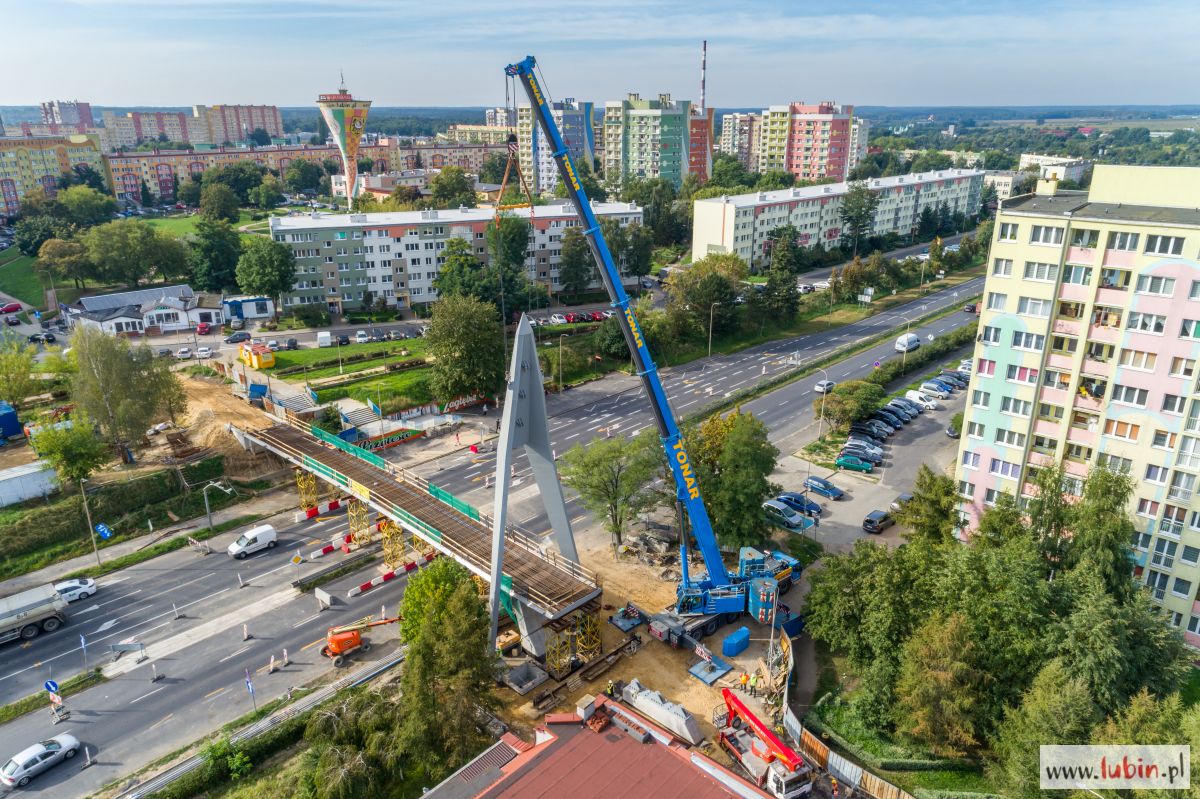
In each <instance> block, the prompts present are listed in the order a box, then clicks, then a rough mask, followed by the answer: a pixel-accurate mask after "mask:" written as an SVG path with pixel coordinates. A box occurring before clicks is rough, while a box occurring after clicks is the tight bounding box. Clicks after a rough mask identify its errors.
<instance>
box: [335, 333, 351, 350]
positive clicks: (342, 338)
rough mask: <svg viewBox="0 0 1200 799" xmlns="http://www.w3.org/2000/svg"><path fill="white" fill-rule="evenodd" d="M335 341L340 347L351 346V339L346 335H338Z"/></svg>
mask: <svg viewBox="0 0 1200 799" xmlns="http://www.w3.org/2000/svg"><path fill="white" fill-rule="evenodd" d="M334 341H335V342H336V343H337V345H338V346H339V347H346V346H349V344H350V337H349V336H347V335H346V334H345V333H338V334H337V336H336V337H335V338H334Z"/></svg>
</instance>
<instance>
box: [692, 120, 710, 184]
mask: <svg viewBox="0 0 1200 799" xmlns="http://www.w3.org/2000/svg"><path fill="white" fill-rule="evenodd" d="M712 155H713V109H711V108H699V107H696V108H693V109H692V115H691V116H690V117H688V174H690V175H696V176H697V177H699V178H700V182H701V183H704V182H706V181H707V180H708V177H709V175H711V174H712Z"/></svg>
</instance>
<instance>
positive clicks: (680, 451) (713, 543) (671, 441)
mask: <svg viewBox="0 0 1200 799" xmlns="http://www.w3.org/2000/svg"><path fill="white" fill-rule="evenodd" d="M536 70H537V62H536V61H535V60H534V57H533V56H526V57H525V58H524V59H523V60H522V61H519V62H517V63H516V64H509V65H508V66H507V67H506V68H505V70H504V71H505V74H506V75H508V76H509V77H510V78H514V79H516V80H518V81H519V82H520V83H521V85H522V86H523V87H524V88H525V92H526V94H528V96H529V103H530V105H531V106H532V108H533V113H534V115H535V116H536V117H537V120H538V124H539V125H540V127H541V129H542V132H543V134H544V135H545V137H546V141H547V143H548V144H549V146H550V150H551V155H552V156H553V158H554V161H555V163H557V164H558V171H559V175H560V177H561V179H562V181H563V184H564V185H565V186H566V191H567V197H568V198H569V199H570V201H571V204H572V205H574V206H575V210H576V212H577V213H578V214H579V219H580V222H581V223H582V226H583V235H584V237H585V239H586V240H587V243H588V247H589V248H590V249H591V251H592V257H593V258H594V259H595V261H596V264H597V265H598V266H599V267H600V268H599V272H600V279H601V280H602V281H603V282H604V288H605V290H607V291H608V296H609V298H610V299H611V300H612V304H613V307H614V308H616V309H617V311H616V318H617V320H618V322H619V325H620V327H621V332H622V333H623V334H624V336H625V343H626V344H628V345H629V351H630V353H631V354H632V356H633V362H634V366H635V368H636V370H637V373H638V377H640V378H641V380H642V385H643V386H644V387H645V389H646V395H647V396H648V397H649V399H650V406H651V409H652V410H653V411H654V420H655V423H656V424H657V426H658V435H659V437H660V438H661V439H662V444H663V449H665V450H666V453H667V462H668V463H669V464H670V466H671V473H672V475H673V476H674V478H675V488H676V502H677V503H678V504H679V506H680V507H682V509H683V511H684V512H686V515H687V519H688V520H689V522H690V524H691V533H692V536H693V537H694V538H695V540H696V546H697V548H698V549H699V551H700V555H701V557H702V558H703V560H704V566H705V569H706V570H707V574H705V575H703V576H699V575H698V576H697V577H695V578H693V577H692V576H691V575H690V574H689V573H688V560H687V534H686V531H684V530H680V536H679V564H680V569H681V573H682V579H681V580H680V583H679V588H678V591H677V600H676V605H675V609H674V613H672V614H668V615H669V616H673V617H675V618H674V619H673V620H672V621H671V622H670V623H669V626H671V627H672V628H673V630H672V632H671V639H672V643H678V642H679V641H678V640H677V639H678V638H683V637H684V636H685V635H686V634H691V633H692V632H693V631H696V632H700V633H704V634H711V633H713V632H715V631H716V629H717V627H718V626H719V625H720V622H721V617H722V616H724V617H725V618H726V619H730V620H731V619H733V618H736V617H737V616H739V615H741V614H742V613H743V612H745V611H746V609H747V592H746V581H747V580H748V579H749V578H751V577H753V576H758V577H770V576H772V575H771V574H770V573H768V572H769V571H770V569H765V570H764V567H763V566H761V565H759V564H761V563H762V561H761V559H760V560H758V561H757V563H755V564H751V563H743V564H741V568H739V570H738V574H737V575H730V573H729V572H728V570H726V568H725V563H724V561H722V559H721V550H720V548H719V547H718V545H717V537H716V535H715V534H714V533H713V528H712V523H711V522H710V521H709V518H708V511H707V509H705V507H704V500H703V499H702V498H701V496H700V485H699V482H698V480H697V476H696V470H695V467H694V466H693V465H692V462H691V459H690V458H689V457H688V453H687V449H686V448H685V447H684V444H683V438H682V436H681V435H680V432H679V426H678V424H676V422H675V415H674V413H673V412H672V410H671V405H670V402H669V401H668V400H667V394H666V392H665V391H664V390H663V386H662V381H661V380H659V377H658V367H656V366H655V365H654V359H653V358H651V357H650V350H649V349H647V347H646V340H645V338H644V337H643V335H642V330H641V328H640V327H639V326H638V321H637V317H636V316H635V315H634V312H633V308H632V307H630V304H629V296H628V295H627V294H626V293H625V288H624V286H623V285H622V283H621V275H620V272H619V271H618V270H617V266H616V264H615V263H614V262H613V257H612V253H610V252H609V250H608V244H607V243H606V242H605V240H604V234H603V233H602V232H601V230H600V223H599V222H598V221H597V220H596V215H595V214H594V213H593V212H592V206H591V203H590V202H589V201H588V197H587V193H586V192H585V191H584V189H583V186H581V185H580V182H579V177H578V174H577V173H576V171H575V165H574V164H573V163H572V162H571V157H570V155H569V154H568V152H567V147H566V144H564V142H563V138H562V134H561V133H560V132H559V130H558V125H557V124H555V122H554V118H553V116H552V115H551V113H550V106H549V100H548V99H547V97H546V93H545V91H544V90H543V88H542V86H541V83H540V82H539V80H538V76H537V75H535V74H534V73H535V71H536ZM680 516H681V517H682V516H683V514H682V513H681V514H680ZM681 521H682V518H681ZM755 554H758V553H755ZM773 554H775V555H776V556H779V558H780V559H786V560H787V561H790V562H791V563H786V564H785V563H782V562H781V561H777V564H778V565H780V567H781V568H782V567H783V566H786V567H787V571H788V574H787V575H786V576H785V577H784V579H786V580H787V581H788V582H787V586H788V587H790V585H791V580H792V579H793V572H794V577H795V578H797V579H798V577H799V564H798V563H797V562H796V561H795V560H794V559H793V558H790V557H789V556H787V555H784V554H783V553H781V552H778V553H773ZM793 564H794V565H793ZM780 582H781V585H780V588H781V589H783V585H782V580H781V581H780ZM685 617H691V619H692V621H691V622H685V621H684V619H685ZM697 624H699V626H697Z"/></svg>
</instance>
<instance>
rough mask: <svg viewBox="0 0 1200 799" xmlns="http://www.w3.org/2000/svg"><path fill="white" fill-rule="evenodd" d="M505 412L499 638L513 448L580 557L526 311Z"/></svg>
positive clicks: (499, 454)
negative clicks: (522, 457)
mask: <svg viewBox="0 0 1200 799" xmlns="http://www.w3.org/2000/svg"><path fill="white" fill-rule="evenodd" d="M506 383H507V386H506V391H505V396H504V412H503V414H502V415H501V417H500V438H499V439H497V441H496V478H495V481H496V495H495V499H494V503H493V509H492V519H493V523H492V524H493V526H492V579H491V585H490V594H489V603H488V604H489V610H490V612H491V628H490V640H491V642H492V645H493V647H494V646H495V644H496V632H497V629H498V627H499V622H500V592H501V590H502V588H503V586H502V584H501V576H502V574H503V571H502V565H503V561H504V528H505V524H506V517H507V514H508V493H509V488H510V487H511V476H512V459H513V450H514V449H516V448H517V447H518V446H524V448H525V456H526V457H527V458H528V459H529V465H530V467H531V468H532V469H533V479H534V480H535V481H536V482H537V486H538V491H539V493H540V495H541V498H542V507H544V508H545V510H546V516H547V517H548V518H549V520H550V528H551V529H552V530H553V531H554V543H555V544H556V545H557V546H558V551H559V553H561V554H562V556H563V557H565V558H567V559H568V560H571V561H573V562H575V563H578V562H579V555H578V553H577V552H576V550H575V536H574V534H573V533H572V532H571V520H570V517H568V516H567V505H566V501H565V500H564V499H563V492H562V485H561V484H560V483H559V481H558V469H557V468H556V467H555V465H554V451H553V450H552V449H551V447H550V422H549V419H548V418H547V416H546V394H545V386H544V384H543V379H542V369H541V367H540V366H539V365H538V356H537V339H536V337H535V336H534V335H533V327H532V326H530V324H529V319H528V317H526V316H525V315H524V314H522V315H521V321H520V323H519V324H518V325H517V334H516V337H515V339H514V341H513V352H512V361H511V363H510V365H509V369H508V375H507V376H506Z"/></svg>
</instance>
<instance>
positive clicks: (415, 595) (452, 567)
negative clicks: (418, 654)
mask: <svg viewBox="0 0 1200 799" xmlns="http://www.w3.org/2000/svg"><path fill="white" fill-rule="evenodd" d="M462 580H463V567H462V566H460V565H458V564H457V563H456V562H454V561H453V560H451V559H450V558H435V559H434V560H433V561H432V562H431V563H430V564H429V565H428V566H426V567H425V568H423V569H421V571H420V579H419V580H418V579H415V577H414V579H413V580H411V581H410V582H409V584H408V585H407V586H405V588H404V598H403V599H402V600H401V601H400V640H401V641H405V642H412V641H416V640H418V639H419V638H421V637H423V636H424V635H425V625H426V621H427V617H426V615H425V612H426V609H428V608H444V607H445V606H446V602H447V601H448V600H449V599H450V595H451V594H452V593H454V589H455V588H456V587H457V586H458V584H459V583H460V582H461V581H462Z"/></svg>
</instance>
